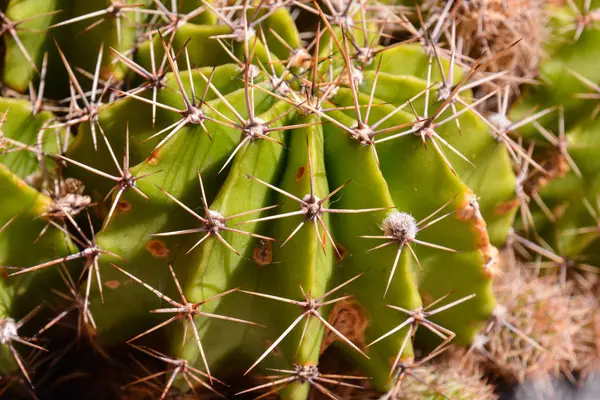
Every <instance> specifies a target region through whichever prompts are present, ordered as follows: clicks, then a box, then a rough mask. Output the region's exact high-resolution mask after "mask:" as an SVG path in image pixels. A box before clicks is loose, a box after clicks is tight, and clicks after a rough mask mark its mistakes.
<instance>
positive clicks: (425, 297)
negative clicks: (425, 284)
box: [419, 292, 433, 304]
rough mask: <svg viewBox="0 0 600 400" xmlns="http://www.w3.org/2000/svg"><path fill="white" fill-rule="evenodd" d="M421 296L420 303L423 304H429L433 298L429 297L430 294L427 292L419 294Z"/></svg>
mask: <svg viewBox="0 0 600 400" xmlns="http://www.w3.org/2000/svg"><path fill="white" fill-rule="evenodd" d="M419 294H420V295H421V302H422V303H423V304H430V303H431V302H432V301H433V298H432V297H431V294H430V293H428V292H421V293H419Z"/></svg>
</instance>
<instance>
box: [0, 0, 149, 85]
mask: <svg viewBox="0 0 600 400" xmlns="http://www.w3.org/2000/svg"><path fill="white" fill-rule="evenodd" d="M121 2H122V3H126V4H150V3H151V1H150V0H141V1H138V0H121ZM109 5H110V0H86V1H79V0H10V1H9V4H8V8H7V10H6V15H7V17H8V18H10V19H11V20H12V21H20V20H24V19H27V18H31V17H33V16H36V15H40V14H42V13H46V12H52V11H59V10H60V11H61V12H60V13H58V14H54V15H50V16H46V17H42V18H38V19H35V20H33V21H29V22H26V23H24V24H22V25H21V26H20V27H21V29H23V32H21V31H18V33H19V38H20V39H21V41H22V42H23V44H24V45H25V47H26V48H27V50H28V52H29V54H30V55H31V58H32V59H33V61H34V62H35V64H36V65H37V66H40V65H41V62H42V58H43V55H44V52H48V55H49V61H48V66H49V71H50V72H51V75H50V76H51V77H52V79H49V80H48V87H47V90H48V92H47V93H52V94H54V96H67V95H68V94H69V92H68V87H69V86H68V78H67V74H66V73H65V71H64V67H62V62H61V61H60V58H59V57H58V53H57V51H56V47H55V44H54V42H53V38H54V39H55V40H56V41H57V42H58V44H59V45H60V46H61V48H62V49H63V51H64V52H65V54H66V56H67V58H68V60H69V61H70V62H71V65H72V66H77V67H80V68H83V69H84V70H86V71H88V72H90V73H93V72H94V68H95V66H96V61H97V58H98V51H99V49H100V46H101V45H104V57H103V61H102V73H101V78H103V79H108V78H109V77H110V75H111V74H112V73H115V76H116V78H117V79H122V78H123V74H124V72H125V70H124V69H123V68H122V67H121V66H120V65H119V64H112V63H111V60H112V57H111V56H109V54H110V53H109V52H108V49H109V47H113V48H115V49H117V50H120V51H121V50H123V51H124V50H126V49H128V48H130V47H131V46H132V45H133V43H134V40H135V25H134V23H135V21H136V18H134V16H133V14H132V13H126V14H127V15H129V16H130V22H127V21H125V19H124V18H123V23H122V38H121V39H122V41H121V43H119V41H118V40H117V29H116V21H115V19H114V18H111V17H110V16H109V17H108V18H107V19H106V21H104V22H103V23H101V24H100V25H98V26H96V27H95V28H94V29H91V30H88V31H85V32H83V31H84V30H85V29H86V28H87V27H88V26H89V25H91V24H92V23H94V22H96V21H98V20H99V19H100V18H99V17H98V18H92V19H88V20H84V21H79V22H76V23H73V24H70V25H67V26H64V27H58V28H52V29H50V30H48V28H49V27H50V26H51V25H53V24H56V23H58V22H60V21H64V20H67V19H70V18H74V17H76V16H79V15H83V14H87V13H90V12H93V11H98V10H102V9H105V8H106V7H107V6H109ZM130 14H131V15H130ZM137 21H138V22H139V21H141V20H139V18H138V19H137ZM4 40H5V43H6V48H7V50H6V54H5V56H4V57H5V62H4V66H5V67H4V79H3V81H4V82H5V83H6V84H7V85H8V86H9V87H11V88H13V89H15V90H17V91H20V92H26V91H27V89H28V84H29V82H30V81H32V80H33V81H35V80H37V73H36V71H35V70H34V69H33V67H32V66H31V65H30V64H29V63H28V62H27V60H26V58H25V56H24V55H23V54H22V53H21V51H20V50H19V48H18V47H17V45H16V43H15V41H14V39H13V38H12V37H11V36H10V35H9V34H8V33H6V34H4ZM115 65H116V67H115ZM78 79H79V81H80V83H81V86H82V87H83V88H84V89H89V88H90V87H91V80H90V79H87V78H81V75H79V76H78Z"/></svg>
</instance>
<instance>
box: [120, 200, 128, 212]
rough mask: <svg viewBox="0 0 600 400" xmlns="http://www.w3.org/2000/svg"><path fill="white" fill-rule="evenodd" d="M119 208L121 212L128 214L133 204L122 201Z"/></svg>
mask: <svg viewBox="0 0 600 400" xmlns="http://www.w3.org/2000/svg"><path fill="white" fill-rule="evenodd" d="M117 207H118V209H119V211H120V212H127V211H130V210H131V203H130V202H128V201H126V200H120V201H119V202H118V203H117Z"/></svg>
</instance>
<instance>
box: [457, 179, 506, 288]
mask: <svg viewBox="0 0 600 400" xmlns="http://www.w3.org/2000/svg"><path fill="white" fill-rule="evenodd" d="M456 218H458V219H459V220H461V221H470V222H471V223H472V229H473V230H474V233H475V237H476V243H475V246H477V249H478V250H479V253H480V255H481V256H482V257H483V259H484V260H485V261H484V264H483V273H484V275H485V277H487V278H488V279H491V278H493V277H494V276H495V275H496V273H497V271H496V267H497V265H498V249H496V248H495V247H494V246H492V244H491V243H490V238H489V236H488V233H487V229H486V227H487V226H486V223H485V220H484V219H483V216H482V215H481V211H480V210H479V203H478V202H477V196H475V194H474V193H473V192H471V191H470V190H469V191H467V192H466V193H465V194H464V196H463V197H462V200H461V202H460V203H459V205H458V208H457V210H456Z"/></svg>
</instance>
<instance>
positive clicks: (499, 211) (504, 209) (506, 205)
mask: <svg viewBox="0 0 600 400" xmlns="http://www.w3.org/2000/svg"><path fill="white" fill-rule="evenodd" d="M518 205H519V199H513V200H509V201H503V202H501V203H498V205H497V206H496V207H494V214H496V215H504V214H506V213H508V212H509V211H511V210H513V209H514V208H515V207H517V206H518Z"/></svg>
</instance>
